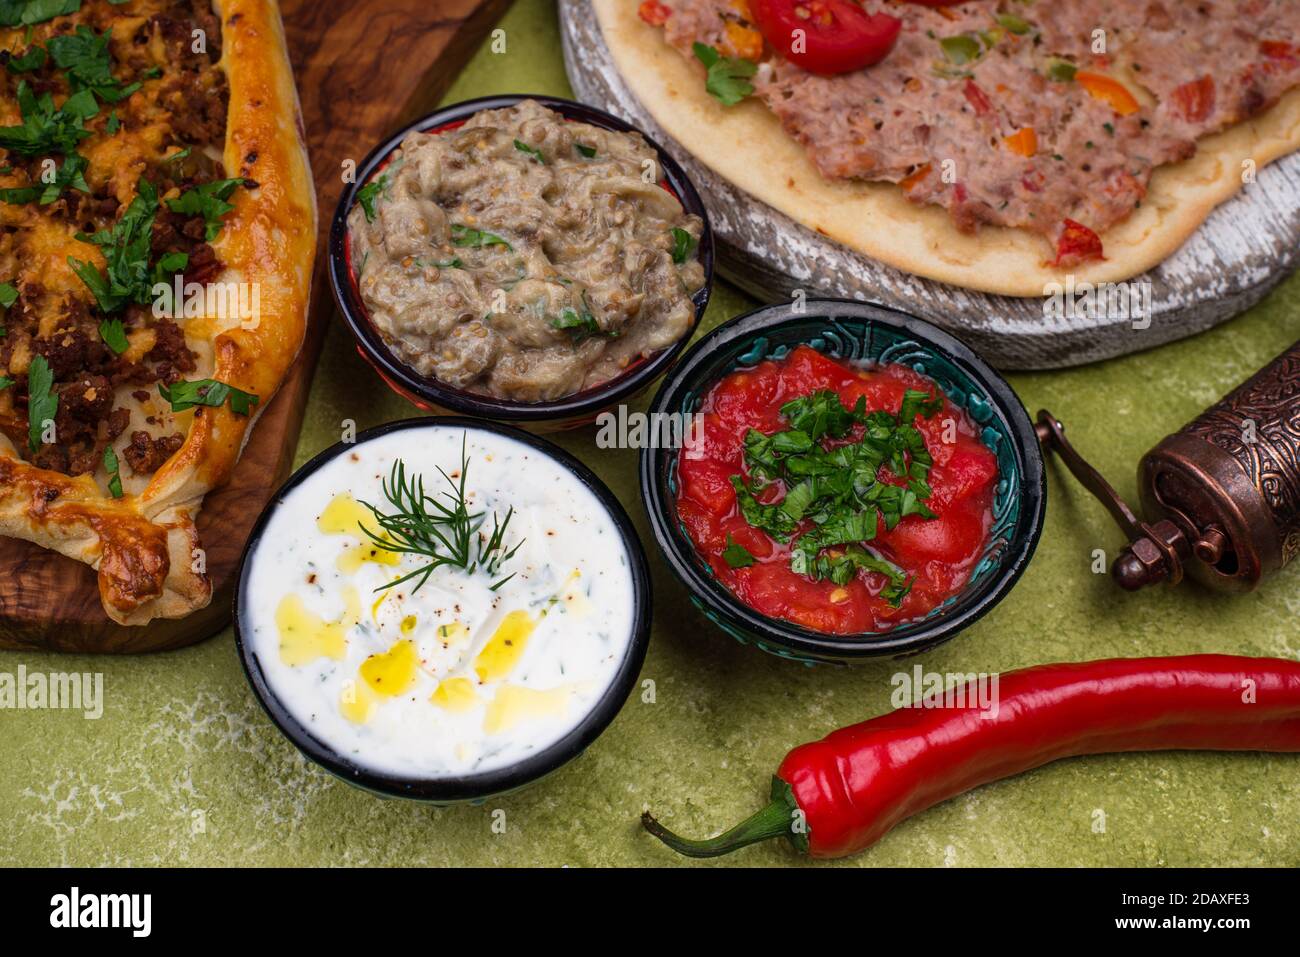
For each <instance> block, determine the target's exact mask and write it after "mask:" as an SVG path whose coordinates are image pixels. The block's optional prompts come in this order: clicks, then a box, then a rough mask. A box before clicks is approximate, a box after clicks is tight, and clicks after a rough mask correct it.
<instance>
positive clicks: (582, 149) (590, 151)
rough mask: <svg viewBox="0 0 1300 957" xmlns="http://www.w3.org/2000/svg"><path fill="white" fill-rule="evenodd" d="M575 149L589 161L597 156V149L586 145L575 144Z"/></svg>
mask: <svg viewBox="0 0 1300 957" xmlns="http://www.w3.org/2000/svg"><path fill="white" fill-rule="evenodd" d="M573 148H574V149H576V150H577V151H578V152H579V153H581V154H582V155H583V156H585V157H587V159H591V158H592V157H594V156H595V155H596V147H594V146H588V145H587V144H586V143H574V144H573Z"/></svg>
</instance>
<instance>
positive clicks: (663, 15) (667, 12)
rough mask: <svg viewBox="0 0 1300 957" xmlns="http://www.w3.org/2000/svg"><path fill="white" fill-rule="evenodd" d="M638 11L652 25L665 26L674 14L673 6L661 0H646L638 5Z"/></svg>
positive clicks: (638, 14)
mask: <svg viewBox="0 0 1300 957" xmlns="http://www.w3.org/2000/svg"><path fill="white" fill-rule="evenodd" d="M636 13H637V16H639V17H640V18H641V19H642V20H644V21H645V22H646V23H648V24H650V26H652V27H661V26H663V25H664V24H665V23H667V22H668V18H669V17H671V16H672V15H673V11H672V8H671V7H666V6H664V5H663V4H662V3H660V2H659V0H644V2H643V3H642V4H641V6H639V7H637V9H636Z"/></svg>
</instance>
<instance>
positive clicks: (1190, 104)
mask: <svg viewBox="0 0 1300 957" xmlns="http://www.w3.org/2000/svg"><path fill="white" fill-rule="evenodd" d="M1173 103H1174V108H1175V110H1176V111H1177V113H1178V115H1179V116H1181V117H1182V118H1183V119H1185V120H1187V121H1188V122H1189V123H1200V122H1203V121H1204V120H1207V119H1209V117H1210V114H1211V113H1213V112H1214V77H1212V76H1210V75H1209V74H1208V73H1207V74H1206V75H1205V76H1203V77H1200V78H1199V79H1196V80H1192V81H1191V82H1190V83H1184V84H1183V85H1182V86H1180V87H1178V88H1176V89H1175V90H1174V92H1173Z"/></svg>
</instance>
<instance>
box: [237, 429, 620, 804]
mask: <svg viewBox="0 0 1300 957" xmlns="http://www.w3.org/2000/svg"><path fill="white" fill-rule="evenodd" d="M462 439H464V441H465V443H466V444H465V451H466V453H467V455H468V456H469V471H468V477H467V480H468V484H467V493H468V498H469V503H470V506H471V510H473V511H485V512H486V514H487V530H490V529H491V525H492V517H491V516H492V514H493V513H494V512H495V513H496V514H497V515H499V516H501V517H504V515H505V513H506V510H507V509H509V508H511V507H513V508H514V513H513V516H512V518H511V520H510V523H509V526H508V529H507V532H508V534H507V536H506V545H507V547H509V548H513V547H514V546H515V545H518V544H519V543H520V542H521V540H522V544H521V545H520V547H519V551H518V552H517V553H516V555H515V557H514V558H513V559H511V560H510V561H509V562H508V563H507V564H506V565H505V566H504V567H503V568H502V570H501V572H500V574H499V575H495V576H494V575H490V574H487V573H485V572H483V571H481V570H480V571H476V572H475V573H473V574H467V573H466V572H465V571H463V570H460V569H453V568H448V567H444V568H440V569H438V570H436V571H435V572H434V573H433V574H432V575H431V576H430V578H429V579H428V581H427V582H426V583H425V584H424V585H423V586H422V587H420V588H418V589H415V588H413V585H414V584H415V582H414V581H407V582H405V583H402V584H398V585H393V586H392V587H386V586H389V585H390V583H392V582H393V581H395V580H396V579H399V578H401V577H402V576H404V575H407V574H409V573H410V572H411V571H414V570H416V569H418V568H420V567H421V566H422V564H423V563H424V560H423V559H420V558H418V557H415V556H409V555H399V554H397V553H396V552H393V551H390V550H386V549H383V548H381V547H379V546H377V545H376V544H375V542H374V540H373V539H372V538H371V536H370V535H368V534H366V532H365V531H364V530H363V527H362V526H364V527H365V528H368V529H370V530H372V531H378V526H377V524H376V522H375V519H374V515H373V513H372V512H371V511H370V509H369V508H368V507H367V506H366V504H364V503H371V504H374V505H376V506H378V507H380V509H381V510H382V511H384V512H391V511H392V507H391V506H390V505H389V504H388V503H387V502H386V500H385V499H384V495H383V491H382V489H381V482H382V480H383V479H384V478H387V477H388V475H389V471H390V469H391V468H392V466H393V463H394V461H395V457H398V456H400V457H401V459H402V460H403V462H404V463H405V466H406V469H407V473H408V475H410V474H412V473H414V472H418V473H420V474H421V475H423V476H424V480H425V485H426V491H427V493H428V494H430V495H431V496H439V495H441V494H442V492H443V490H444V488H445V485H444V484H443V480H442V479H441V477H440V476H439V475H438V472H437V469H438V468H439V467H441V468H443V469H445V470H446V471H447V472H448V473H449V474H451V475H452V476H453V477H458V475H457V471H456V470H457V468H458V466H459V463H460V454H461V442H462ZM512 574H513V577H511V578H509V579H508V580H507V581H506V582H505V583H504V584H502V585H500V586H499V587H497V588H496V590H493V589H492V586H493V585H494V584H495V583H496V582H498V581H499V580H500V579H501V578H504V577H505V576H507V575H512ZM248 575H249V578H248V587H247V590H246V593H245V603H246V610H244V612H243V613H242V620H243V622H244V626H245V628H246V629H248V631H249V633H248V634H246V637H245V639H244V640H245V641H247V642H250V643H251V645H252V648H253V650H254V651H255V652H256V654H257V656H258V659H259V661H260V663H261V666H262V668H263V670H264V672H265V675H266V678H267V682H268V684H269V686H270V688H271V690H272V692H273V693H274V694H275V696H276V697H277V698H278V700H279V701H280V703H281V704H282V705H283V706H284V707H285V708H286V709H287V710H288V711H289V712H290V713H291V714H292V715H293V716H294V717H295V718H296V719H297V720H298V721H299V722H300V723H301V724H302V725H303V726H304V727H305V728H306V729H308V730H309V731H310V732H311V734H312V735H313V736H314V737H315V738H317V739H318V740H320V741H322V742H324V743H325V744H327V745H328V746H329V747H330V748H331V749H333V750H334V751H335V752H336V753H337V754H339V755H341V756H343V757H344V758H346V759H348V760H349V761H351V762H353V763H355V764H357V765H359V766H361V767H363V768H367V769H370V770H374V771H378V772H382V773H386V774H389V775H394V776H397V777H404V778H422V779H428V778H437V777H441V776H449V775H456V776H460V775H466V774H471V775H472V774H473V773H475V772H482V771H487V770H492V769H496V768H500V767H503V766H507V765H510V764H513V763H516V762H518V761H520V760H523V759H525V758H527V757H528V756H529V755H531V754H534V753H537V752H538V751H540V750H542V749H544V748H546V747H547V746H548V745H550V744H553V743H554V742H555V741H557V740H559V739H560V738H562V737H563V736H564V735H565V734H566V733H567V732H568V731H570V730H571V729H572V728H573V727H574V726H575V725H576V724H578V723H579V722H580V721H581V720H582V718H583V717H584V716H585V715H587V714H588V713H589V712H590V711H591V709H592V708H593V707H594V705H595V703H596V702H597V701H598V700H599V698H600V696H601V695H602V693H603V692H604V691H605V689H607V688H608V687H609V685H610V683H611V682H612V681H613V679H614V676H615V674H616V673H617V669H618V666H619V664H620V663H621V661H622V660H623V658H624V655H625V653H626V651H627V646H628V644H629V641H630V637H631V629H632V624H633V614H632V583H631V577H630V572H629V567H628V558H627V554H626V550H625V548H624V546H623V543H622V539H621V537H620V535H619V532H618V529H617V527H616V526H615V525H614V523H613V521H612V520H611V519H610V518H609V516H608V514H607V513H606V512H605V510H604V508H603V507H602V506H601V505H600V503H599V502H598V501H597V500H596V499H595V497H594V496H593V495H592V494H591V492H589V491H588V490H587V489H586V488H585V487H584V486H583V485H582V484H581V483H580V482H578V480H577V479H576V478H574V477H573V476H572V475H571V474H570V473H569V472H568V471H567V470H566V469H564V468H563V467H562V466H560V465H559V464H557V463H556V462H554V461H552V460H551V459H549V458H547V457H546V456H544V455H543V454H542V453H540V452H538V451H536V450H534V449H532V448H531V447H529V446H526V445H524V444H523V443H520V442H517V441H515V440H513V439H510V438H506V437H503V436H499V435H496V434H495V433H491V432H485V431H477V430H469V431H468V432H467V431H465V430H463V429H460V428H453V427H438V426H432V425H431V426H429V427H427V428H421V429H419V430H413V429H408V430H399V431H397V432H393V433H390V434H388V435H385V436H381V437H378V438H376V439H372V440H369V441H367V442H364V443H362V444H360V445H358V446H356V447H355V449H354V450H351V451H346V452H344V453H342V454H340V455H338V456H336V457H335V458H333V459H332V460H330V461H329V462H328V463H327V464H325V465H324V466H323V467H322V468H321V469H320V470H319V471H317V472H315V473H314V474H312V475H311V476H309V477H308V478H306V479H305V480H304V481H303V482H302V483H301V484H300V485H299V486H297V487H296V488H294V489H293V490H292V491H291V492H290V493H289V494H288V495H287V496H286V497H285V498H284V500H283V501H282V503H281V504H280V506H279V508H278V510H277V512H276V513H275V514H274V515H273V517H272V519H271V520H270V522H269V524H268V526H267V528H266V530H265V532H264V533H263V535H262V538H261V544H260V545H259V547H258V549H257V551H256V553H255V554H254V556H253V557H252V560H251V566H250V569H249V572H248Z"/></svg>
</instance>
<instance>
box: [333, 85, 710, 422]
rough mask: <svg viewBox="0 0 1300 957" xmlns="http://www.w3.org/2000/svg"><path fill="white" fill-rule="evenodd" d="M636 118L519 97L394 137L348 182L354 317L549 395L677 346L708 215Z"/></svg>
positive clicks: (529, 395) (474, 370)
mask: <svg viewBox="0 0 1300 957" xmlns="http://www.w3.org/2000/svg"><path fill="white" fill-rule="evenodd" d="M664 175H665V174H664V170H663V168H662V162H661V156H660V154H659V153H658V152H657V150H656V148H655V147H654V145H653V144H651V143H649V142H648V141H647V140H646V139H644V138H643V137H642V136H641V135H640V134H638V133H636V132H634V131H622V130H617V129H607V128H604V127H602V126H597V125H591V124H588V123H585V122H579V121H576V120H574V119H572V118H567V117H566V116H564V115H562V114H561V113H559V112H556V111H555V110H553V109H550V108H548V107H547V106H545V105H543V104H542V103H539V102H537V101H535V100H532V99H523V100H519V101H518V102H515V103H512V104H511V105H508V106H505V107H503V108H500V109H484V110H480V111H479V112H476V113H474V114H473V115H472V116H470V118H469V119H468V120H466V121H465V122H463V124H461V125H452V126H450V127H448V126H444V127H442V128H440V129H435V130H433V131H431V132H422V131H416V132H411V133H408V134H407V135H406V136H405V138H403V139H402V140H401V144H400V146H398V147H397V149H395V150H394V151H393V152H392V154H391V156H390V158H389V160H388V162H387V164H386V165H384V166H382V167H381V168H380V169H379V170H378V171H377V173H376V174H375V175H373V176H372V177H371V178H370V179H369V180H368V181H367V182H366V183H365V185H364V186H362V187H361V188H360V189H358V190H357V193H356V201H355V203H354V205H353V206H352V208H351V209H350V211H349V212H348V214H347V235H348V240H349V244H350V249H349V258H350V262H351V266H352V269H353V274H354V276H355V279H356V289H357V292H358V293H359V295H360V298H361V302H362V304H363V305H364V307H365V310H366V312H367V313H368V316H369V321H370V323H371V324H372V325H373V327H374V328H375V330H376V331H377V332H378V334H379V336H380V337H381V338H382V339H383V342H384V344H385V345H386V346H387V347H388V349H389V350H390V351H391V352H392V354H393V355H394V357H396V358H397V359H398V360H400V361H401V362H402V363H403V364H404V365H406V366H408V367H409V368H410V369H411V370H413V371H414V372H415V373H416V374H418V375H419V376H422V377H427V378H431V379H434V380H436V381H437V382H438V383H439V384H441V385H444V386H449V387H451V388H453V389H457V390H462V391H464V392H469V393H472V394H476V395H481V396H488V397H492V398H493V399H498V400H505V401H508V402H519V403H539V402H549V401H553V400H557V399H560V398H563V397H565V396H571V395H574V394H576V393H580V392H584V391H586V390H589V389H592V388H594V387H596V386H599V385H601V384H602V383H606V382H608V381H610V380H612V379H615V378H618V377H619V376H620V375H622V374H623V373H624V372H626V371H627V370H628V369H630V368H631V367H633V366H635V365H637V364H638V363H639V362H640V361H641V360H642V359H645V358H647V357H649V356H651V355H653V354H655V353H658V352H661V351H662V350H665V349H667V348H669V347H671V346H673V345H674V344H676V343H678V342H681V341H682V340H683V339H684V338H685V337H687V336H688V335H689V334H690V331H691V329H692V328H693V327H694V325H695V321H696V317H697V302H696V299H697V298H698V293H699V291H700V290H701V289H702V288H704V287H705V286H706V282H707V279H706V268H705V265H704V264H702V263H701V256H700V243H701V236H702V235H703V234H704V232H705V230H706V229H707V227H706V226H705V224H704V221H703V220H702V219H701V217H700V216H698V215H693V214H691V213H688V212H687V211H686V210H685V209H684V208H683V206H682V203H681V201H679V199H678V197H677V196H676V195H674V193H673V192H671V191H670V190H669V188H667V185H666V182H665V180H664Z"/></svg>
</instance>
